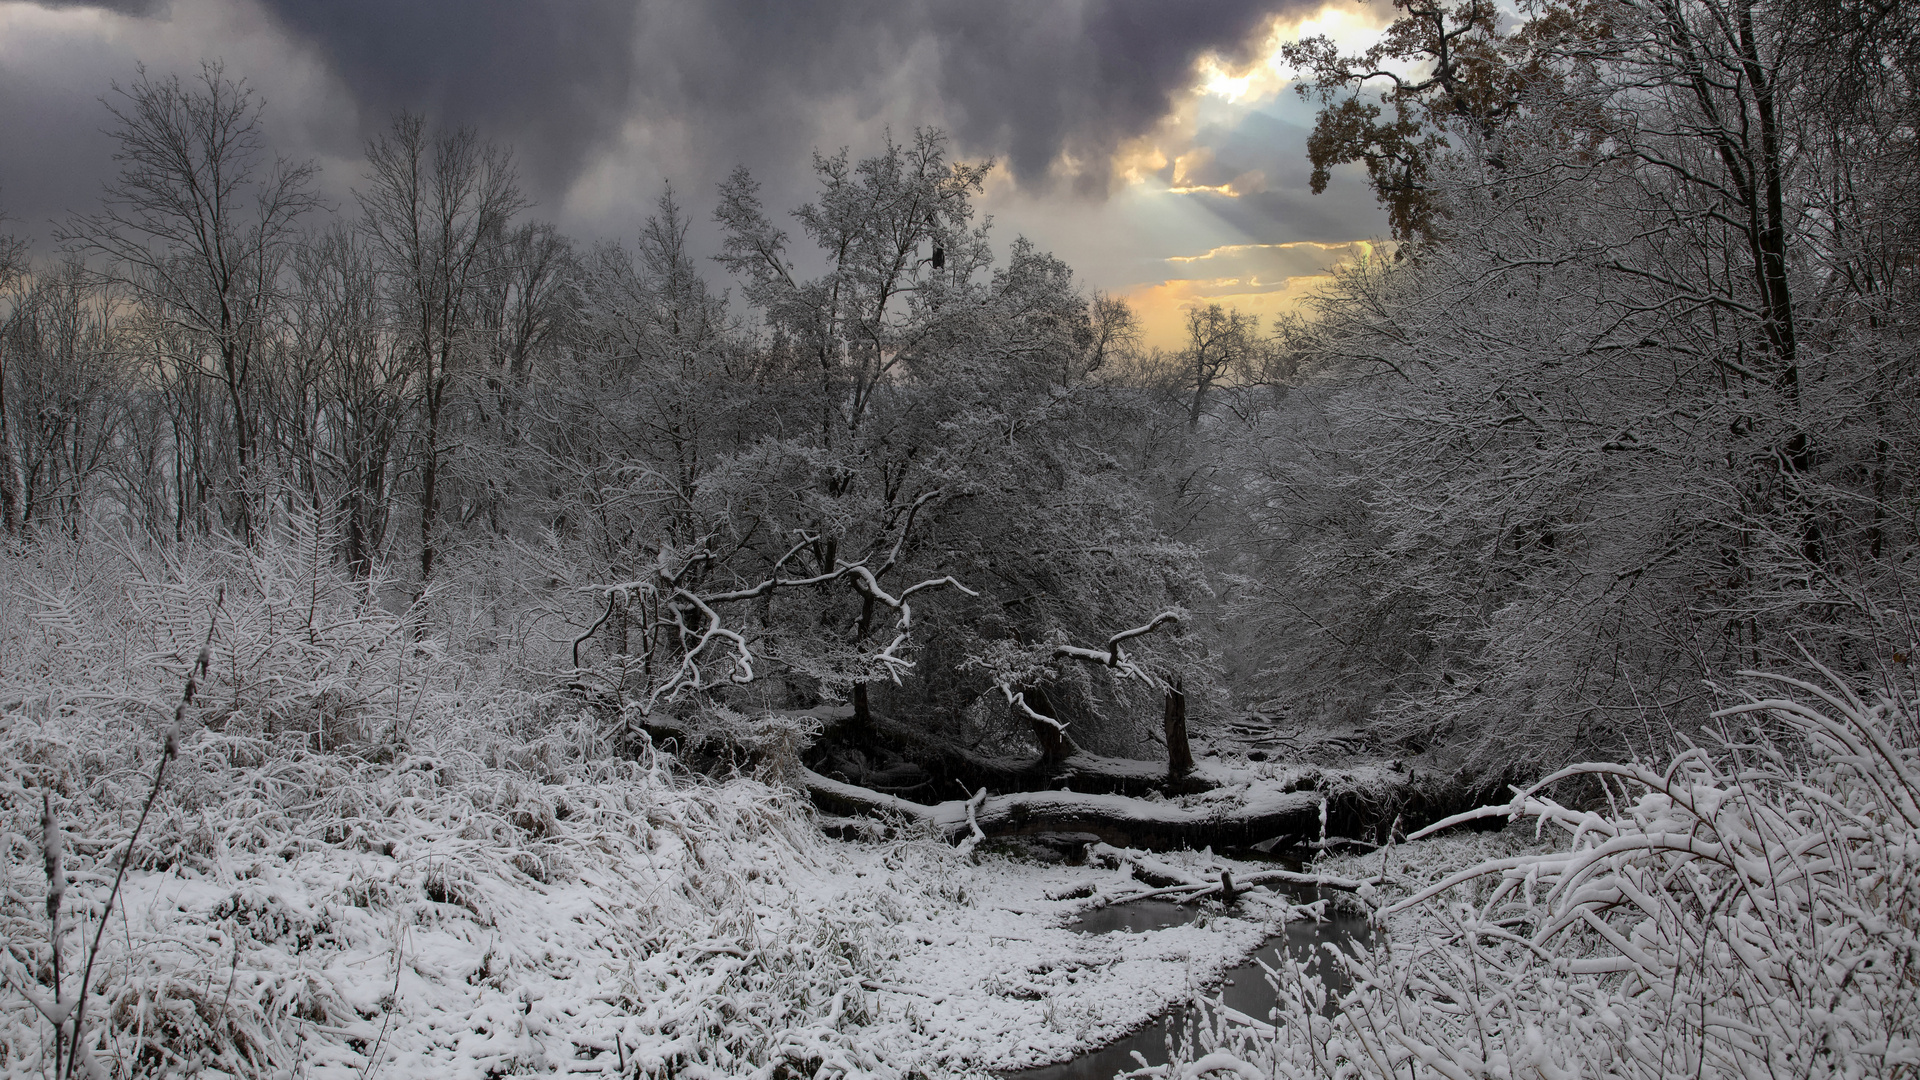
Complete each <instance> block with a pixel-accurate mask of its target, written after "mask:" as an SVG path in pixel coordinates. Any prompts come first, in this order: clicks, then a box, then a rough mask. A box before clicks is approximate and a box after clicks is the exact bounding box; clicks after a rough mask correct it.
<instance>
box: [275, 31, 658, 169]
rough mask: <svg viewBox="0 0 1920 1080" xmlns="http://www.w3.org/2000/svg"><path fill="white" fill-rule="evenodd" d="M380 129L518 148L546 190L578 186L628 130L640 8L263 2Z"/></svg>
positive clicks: (524, 164)
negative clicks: (427, 131) (409, 128)
mask: <svg viewBox="0 0 1920 1080" xmlns="http://www.w3.org/2000/svg"><path fill="white" fill-rule="evenodd" d="M262 4H263V6H264V7H266V8H267V9H268V10H269V11H271V12H272V13H273V14H274V15H275V16H276V17H277V18H278V19H279V21H280V23H281V25H283V26H285V27H286V28H287V30H288V31H289V32H291V33H292V34H293V35H294V36H295V37H297V38H299V39H301V40H303V41H305V42H306V43H308V44H309V45H310V46H312V47H313V48H314V49H316V50H317V51H318V52H319V53H320V55H321V57H322V58H323V59H324V60H325V61H326V62H327V63H328V64H329V66H331V67H332V69H333V70H334V72H335V74H337V75H338V76H339V77H340V79H341V81H342V82H343V83H344V84H345V85H346V86H347V87H348V89H349V91H350V92H351V93H352V94H353V95H354V96H355V97H356V98H357V99H358V100H359V102H360V105H361V107H362V114H363V119H364V120H365V122H367V123H369V124H373V125H384V124H385V123H386V122H387V121H388V119H389V118H390V117H391V115H392V114H394V113H396V112H399V111H401V110H403V109H405V110H409V111H413V112H419V113H424V114H426V115H428V116H430V117H432V118H433V119H435V120H436V121H440V122H444V123H448V124H464V125H471V126H473V127H475V128H478V129H480V130H481V131H482V133H483V134H485V135H487V136H489V137H492V138H496V139H501V140H504V141H508V142H512V143H514V144H515V145H516V146H517V147H518V148H519V150H520V155H519V160H520V165H521V169H522V170H523V171H525V172H528V173H529V174H530V176H531V178H532V179H534V180H535V181H536V182H538V183H541V184H542V185H543V186H549V187H559V186H563V185H564V183H565V181H566V180H567V179H569V178H571V176H572V174H573V172H574V171H575V170H576V169H577V168H578V167H579V165H580V162H581V159H582V158H583V156H584V155H585V153H586V152H587V151H588V150H589V149H590V148H591V147H592V146H593V145H594V144H595V143H596V142H598V141H599V140H600V139H601V138H602V137H604V136H605V135H606V133H607V132H608V131H609V130H610V129H611V128H613V127H614V126H615V125H616V124H617V123H618V122H619V120H620V114H621V111H622V110H623V109H624V107H625V105H626V102H627V98H628V91H629V81H630V79H631V77H632V75H633V41H634V25H635V15H636V9H635V5H634V4H633V2H632V0H568V2H567V3H564V4H553V5H548V4H535V3H526V2H525V0H443V2H420V3H416V2H411V0H401V2H395V0H325V2H316V0H262Z"/></svg>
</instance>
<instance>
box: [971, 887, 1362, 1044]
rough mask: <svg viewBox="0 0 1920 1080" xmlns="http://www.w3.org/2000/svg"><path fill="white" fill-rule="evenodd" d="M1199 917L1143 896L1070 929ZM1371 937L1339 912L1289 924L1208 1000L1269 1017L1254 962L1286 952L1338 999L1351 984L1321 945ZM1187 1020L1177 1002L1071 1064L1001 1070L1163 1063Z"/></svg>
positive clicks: (1133, 926)
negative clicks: (1170, 1036)
mask: <svg viewBox="0 0 1920 1080" xmlns="http://www.w3.org/2000/svg"><path fill="white" fill-rule="evenodd" d="M1315 892H1317V890H1312V889H1308V890H1303V895H1302V896H1300V897H1298V898H1297V899H1296V902H1298V903H1307V902H1309V901H1311V900H1313V899H1317V897H1316V896H1314V895H1312V894H1313V893H1315ZM1128 909H1135V910H1131V911H1130V910H1128ZM1199 915H1200V911H1199V910H1198V909H1197V908H1195V907H1182V906H1181V905H1179V904H1172V903H1168V902H1166V901H1164V900H1138V901H1135V902H1134V903H1131V904H1118V905H1114V906H1111V907H1105V908H1101V909H1099V910H1097V911H1091V912H1088V913H1087V914H1086V915H1084V916H1082V917H1081V918H1080V919H1079V920H1078V921H1076V922H1074V923H1072V924H1070V926H1069V928H1070V929H1073V930H1081V931H1085V932H1087V933H1111V932H1114V931H1121V932H1126V933H1144V932H1145V931H1148V930H1160V929H1164V928H1166V927H1169V926H1184V925H1186V924H1187V923H1190V922H1192V921H1194V919H1195V918H1197V917H1198V916H1199ZM1367 939H1368V930H1367V920H1365V919H1363V918H1353V917H1348V916H1335V917H1333V918H1330V919H1328V920H1326V921H1325V922H1313V921H1311V920H1306V919H1302V920H1299V921H1296V922H1290V923H1288V924H1287V928H1286V931H1285V932H1284V933H1280V934H1275V935H1274V936H1273V937H1270V938H1268V939H1267V940H1266V942H1265V943H1264V944H1262V945H1261V946H1260V948H1259V950H1258V951H1256V952H1255V953H1254V955H1253V956H1252V957H1250V958H1248V960H1247V962H1246V963H1244V964H1241V965H1240V966H1239V967H1236V968H1234V969H1233V970H1231V971H1229V972H1227V975H1226V981H1225V982H1224V983H1223V984H1222V985H1220V986H1219V987H1217V988H1215V990H1213V991H1210V992H1209V994H1208V996H1209V998H1211V997H1213V996H1214V994H1216V993H1217V994H1220V995H1221V996H1224V998H1225V999H1226V1003H1227V1005H1228V1006H1229V1007H1230V1008H1233V1009H1237V1010H1239V1011H1240V1012H1243V1013H1245V1014H1247V1015H1248V1016H1251V1017H1253V1018H1255V1019H1257V1020H1265V1019H1267V1014H1268V1012H1269V1011H1270V1010H1271V1009H1272V1008H1273V997H1274V994H1273V988H1272V987H1271V986H1268V985H1267V977H1266V973H1265V972H1264V971H1262V970H1261V969H1260V965H1259V964H1258V963H1257V962H1256V960H1265V961H1266V962H1267V963H1268V964H1269V965H1277V964H1278V963H1279V961H1280V957H1281V955H1282V954H1283V953H1291V954H1293V955H1294V956H1295V957H1300V956H1306V955H1312V956H1313V959H1312V961H1311V963H1310V966H1309V968H1308V970H1309V972H1310V973H1312V974H1315V975H1318V976H1320V978H1321V979H1323V980H1325V982H1326V984H1327V990H1328V996H1329V997H1333V996H1336V995H1337V994H1338V993H1340V992H1341V991H1343V990H1345V989H1346V986H1345V979H1344V978H1343V977H1342V976H1341V975H1340V973H1339V972H1338V971H1337V970H1335V969H1334V967H1333V965H1332V962H1331V961H1330V959H1329V958H1328V957H1327V955H1326V950H1324V949H1321V948H1320V946H1321V945H1323V944H1328V943H1332V944H1345V943H1346V942H1349V941H1355V940H1359V941H1366V940H1367ZM1310 951H1311V952H1310ZM1185 1019H1186V1010H1185V1008H1184V1007H1182V1006H1178V1005H1176V1006H1174V1007H1173V1008H1171V1009H1168V1010H1167V1011H1166V1012H1164V1013H1161V1014H1160V1015H1159V1016H1157V1017H1155V1018H1154V1019H1153V1020H1152V1021H1151V1022H1150V1023H1148V1024H1147V1025H1146V1026H1145V1027H1143V1028H1140V1029H1139V1030H1137V1031H1134V1032H1133V1033H1132V1034H1130V1035H1126V1036H1124V1037H1122V1038H1121V1039H1120V1041H1118V1042H1115V1043H1109V1044H1108V1045H1106V1046H1103V1047H1101V1048H1099V1049H1097V1050H1089V1051H1087V1052H1086V1053H1085V1054H1082V1055H1081V1056H1079V1057H1077V1058H1075V1059H1073V1060H1072V1061H1067V1062H1062V1063H1060V1064H1058V1065H1043V1066H1041V1067H1039V1068H1037V1069H1022V1070H1020V1071H1018V1072H1007V1073H1001V1074H1000V1075H1001V1077H1002V1078H1003V1080H1112V1077H1113V1075H1114V1074H1115V1073H1119V1072H1131V1071H1132V1070H1134V1069H1137V1068H1139V1067H1140V1063H1139V1062H1137V1061H1135V1060H1134V1059H1133V1052H1134V1051H1136V1050H1137V1051H1139V1052H1140V1054H1141V1056H1143V1057H1145V1058H1146V1059H1147V1062H1148V1064H1151V1065H1164V1064H1166V1062H1167V1031H1168V1029H1169V1027H1170V1026H1171V1027H1172V1028H1174V1029H1176V1030H1177V1029H1178V1028H1179V1027H1180V1025H1181V1024H1183V1023H1184V1022H1185Z"/></svg>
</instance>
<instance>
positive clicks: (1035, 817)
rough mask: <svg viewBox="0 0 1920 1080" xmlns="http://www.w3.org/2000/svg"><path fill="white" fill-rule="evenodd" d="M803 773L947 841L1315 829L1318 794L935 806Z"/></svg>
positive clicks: (1243, 836)
mask: <svg viewBox="0 0 1920 1080" xmlns="http://www.w3.org/2000/svg"><path fill="white" fill-rule="evenodd" d="M798 778H799V781H800V783H801V785H802V786H803V787H805V788H806V790H807V792H808V794H810V795H811V796H812V797H813V801H814V803H815V804H816V805H817V806H819V807H820V808H821V809H822V810H825V811H827V812H828V813H831V814H855V813H866V814H879V815H890V816H895V817H899V818H904V819H906V820H909V821H917V822H921V823H924V824H926V825H928V826H930V827H932V828H933V829H935V830H936V831H938V832H939V833H940V834H941V835H942V836H943V837H945V838H946V839H948V840H949V841H953V840H957V839H959V838H960V837H962V836H965V835H968V834H970V833H971V832H972V831H973V828H974V827H975V826H974V825H970V824H969V822H968V810H969V806H971V807H972V808H973V820H974V822H975V824H976V825H977V827H978V829H979V830H980V832H981V833H982V834H984V835H985V836H989V837H998V836H1024V835H1030V834H1034V833H1042V832H1083V833H1091V834H1093V835H1095V836H1098V837H1099V838H1100V839H1101V840H1102V841H1104V842H1106V843H1109V844H1113V845H1115V846H1117V847H1146V848H1160V849H1168V848H1178V847H1182V846H1185V847H1193V848H1199V847H1208V846H1213V847H1238V846H1245V845H1247V844H1250V843H1252V842H1253V841H1255V840H1257V839H1259V838H1262V837H1267V836H1272V835H1274V834H1276V833H1283V832H1289V831H1297V832H1305V831H1307V830H1308V829H1310V828H1311V829H1317V828H1318V826H1319V821H1320V805H1321V796H1320V795H1319V794H1318V793H1316V792H1311V791H1278V790H1261V789H1254V790H1252V791H1249V792H1248V793H1247V794H1246V795H1245V796H1243V797H1242V798H1240V799H1237V800H1220V801H1216V802H1213V803H1207V804H1203V805H1201V806H1196V807H1188V806H1182V805H1180V804H1179V803H1175V802H1152V801H1148V800H1146V799H1133V798H1128V797H1126V796H1123V795H1090V794H1086V793H1083V792H1077V791H1021V792H1013V793H1010V794H1006V795H990V796H987V797H985V798H984V799H982V798H980V797H979V796H977V795H976V796H975V797H974V798H972V799H952V800H948V801H947V802H942V803H935V804H933V805H931V806H926V805H922V804H919V803H914V802H909V801H907V800H905V799H902V798H899V797H898V796H894V795H888V794H885V793H883V792H878V791H872V790H869V789H867V788H862V787H858V786H856V785H853V784H847V783H842V782H841V781H838V780H833V779H829V778H828V777H825V776H821V775H820V774H819V773H816V772H814V771H813V770H811V769H807V768H801V769H800V770H799V773H798Z"/></svg>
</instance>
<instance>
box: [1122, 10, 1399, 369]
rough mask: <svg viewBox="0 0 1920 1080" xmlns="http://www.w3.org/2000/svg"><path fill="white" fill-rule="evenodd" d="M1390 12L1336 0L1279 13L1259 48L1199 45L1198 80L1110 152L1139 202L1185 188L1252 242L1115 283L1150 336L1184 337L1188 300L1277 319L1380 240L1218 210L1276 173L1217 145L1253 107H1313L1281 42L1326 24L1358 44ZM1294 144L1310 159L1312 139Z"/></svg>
mask: <svg viewBox="0 0 1920 1080" xmlns="http://www.w3.org/2000/svg"><path fill="white" fill-rule="evenodd" d="M1392 15H1393V12H1392V11H1391V10H1390V9H1387V8H1385V7H1384V6H1383V5H1382V6H1375V5H1371V4H1364V3H1331V4H1327V5H1325V6H1323V7H1321V8H1320V9H1318V10H1317V11H1314V12H1311V13H1309V14H1306V15H1304V16H1297V17H1291V18H1288V17H1281V18H1276V19H1274V20H1273V21H1272V22H1271V23H1270V24H1269V26H1268V28H1267V30H1266V36H1265V38H1264V39H1263V41H1262V43H1261V45H1260V46H1259V47H1257V48H1255V49H1254V50H1252V57H1253V58H1252V59H1251V60H1248V61H1245V62H1243V63H1239V64H1235V63H1232V62H1231V61H1229V60H1227V59H1225V58H1223V57H1221V56H1218V55H1208V56H1206V57H1203V58H1202V59H1201V60H1200V61H1199V62H1198V63H1196V65H1195V67H1194V80H1193V83H1192V84H1191V85H1190V87H1189V88H1188V90H1187V92H1186V93H1185V94H1184V95H1182V96H1181V97H1179V98H1177V99H1176V102H1175V107H1174V108H1173V110H1172V111H1171V112H1170V113H1169V114H1168V116H1167V117H1166V118H1165V119H1163V120H1162V121H1161V123H1160V124H1159V125H1158V127H1157V128H1156V129H1155V130H1153V131H1151V132H1149V133H1147V134H1145V135H1143V136H1141V137H1140V138H1138V139H1135V140H1134V141H1132V142H1131V143H1129V144H1127V145H1125V146H1123V147H1121V149H1120V151H1119V152H1118V153H1117V154H1116V155H1115V156H1114V158H1113V168H1112V175H1113V176H1114V178H1115V184H1116V185H1118V186H1119V187H1120V188H1123V189H1131V190H1132V191H1134V192H1136V193H1137V194H1138V195H1139V196H1141V198H1140V199H1138V200H1135V202H1136V203H1137V204H1139V205H1141V206H1142V208H1143V209H1145V208H1146V207H1151V206H1158V205H1164V206H1167V207H1168V210H1167V212H1171V207H1172V205H1173V203H1174V202H1175V201H1176V200H1177V201H1178V202H1180V203H1183V204H1186V205H1191V206H1193V207H1194V208H1195V210H1196V212H1200V213H1203V214H1206V215H1209V216H1212V217H1216V218H1220V219H1221V221H1222V223H1223V224H1225V223H1227V222H1229V221H1233V220H1238V221H1241V222H1243V223H1245V224H1242V225H1241V226H1239V227H1237V229H1236V231H1238V232H1239V233H1240V234H1241V236H1243V237H1244V242H1241V243H1233V244H1224V245H1222V244H1218V243H1213V244H1207V243H1206V242H1205V241H1202V243H1200V244H1196V245H1195V248H1199V249H1200V250H1199V253H1197V254H1196V253H1194V248H1189V249H1188V250H1186V251H1179V250H1175V251H1170V252H1166V253H1165V254H1163V255H1161V260H1162V261H1161V264H1160V266H1159V267H1158V268H1159V269H1160V270H1161V271H1163V273H1164V276H1161V277H1159V278H1157V279H1146V280H1140V281H1137V282H1136V283H1135V284H1132V285H1130V286H1127V287H1125V288H1122V289H1119V290H1116V291H1117V292H1119V293H1120V294H1121V295H1123V296H1125V297H1126V298H1127V300H1128V301H1129V302H1131V303H1132V304H1133V305H1134V307H1135V308H1136V310H1137V311H1138V312H1139V314H1140V317H1141V323H1142V328H1143V331H1144V339H1145V341H1146V343H1147V344H1149V345H1151V346H1156V347H1160V348H1169V349H1171V348H1178V347H1180V345H1181V343H1182V342H1181V339H1182V337H1183V335H1184V333H1185V320H1186V311H1187V310H1188V309H1190V308H1192V307H1195V306H1197V305H1204V304H1215V303H1218V304H1223V305H1231V306H1234V307H1238V308H1240V309H1241V310H1242V311H1245V312H1247V313H1249V314H1254V315H1258V316H1260V317H1261V321H1262V323H1263V325H1271V323H1272V322H1273V320H1274V319H1276V318H1278V317H1281V316H1284V315H1286V314H1288V313H1291V312H1292V311H1294V310H1296V309H1297V308H1298V307H1299V305H1300V303H1301V301H1302V300H1303V299H1305V298H1306V297H1307V296H1308V295H1310V294H1311V293H1312V291H1313V290H1314V289H1315V288H1318V287H1320V286H1322V285H1325V284H1327V283H1328V282H1330V281H1331V280H1332V278H1331V276H1330V275H1331V270H1332V268H1333V267H1335V266H1337V265H1339V264H1340V263H1343V262H1347V261H1350V260H1353V259H1364V258H1368V257H1371V256H1372V255H1373V254H1375V248H1374V245H1372V244H1370V243H1368V242H1366V241H1365V240H1364V239H1363V238H1362V237H1360V236H1355V237H1354V238H1353V239H1352V240H1349V241H1344V242H1322V241H1293V242H1287V243H1275V242H1273V240H1274V239H1276V238H1275V237H1274V236H1273V234H1272V233H1268V235H1265V236H1263V235H1259V231H1261V230H1262V226H1261V225H1260V224H1259V222H1260V221H1262V220H1266V221H1272V220H1274V219H1272V218H1271V217H1266V218H1262V217H1260V216H1258V215H1252V216H1249V215H1244V214H1242V215H1238V216H1235V215H1228V216H1227V217H1221V215H1222V214H1225V213H1226V210H1225V208H1226V207H1227V206H1230V205H1232V204H1233V203H1238V202H1244V201H1246V199H1247V198H1248V197H1249V196H1253V195H1258V194H1260V193H1262V192H1266V191H1268V190H1269V189H1271V188H1272V187H1273V184H1274V181H1273V179H1272V178H1270V176H1269V175H1268V173H1267V172H1265V171H1264V170H1263V169H1250V168H1246V165H1248V164H1252V162H1248V161H1244V160H1239V159H1244V157H1245V153H1244V151H1242V152H1241V153H1239V154H1238V155H1237V156H1236V154H1235V152H1234V151H1233V150H1231V149H1226V150H1222V149H1220V147H1221V146H1222V145H1223V140H1231V139H1232V138H1233V137H1234V135H1235V133H1236V132H1237V131H1239V130H1240V129H1241V128H1242V126H1244V125H1245V124H1247V123H1248V122H1249V121H1250V119H1258V118H1259V116H1261V115H1263V116H1265V117H1267V118H1268V120H1267V122H1268V123H1269V124H1271V123H1273V122H1275V121H1274V120H1273V119H1272V118H1274V117H1278V116H1286V117H1292V116H1294V115H1296V114H1298V115H1303V116H1304V115H1306V114H1307V111H1308V109H1309V107H1308V106H1306V105H1304V104H1297V103H1295V102H1294V101H1293V100H1292V98H1293V95H1292V87H1293V85H1294V82H1295V80H1296V78H1297V77H1298V74H1299V73H1298V72H1296V71H1295V70H1294V69H1293V68H1292V67H1291V66H1290V65H1288V64H1287V62H1286V60H1285V58H1284V57H1283V56H1282V55H1281V49H1282V47H1283V46H1284V45H1286V44H1287V43H1289V42H1292V41H1297V40H1299V39H1301V38H1304V37H1313V36H1319V35H1324V36H1326V37H1328V38H1330V39H1331V40H1332V41H1333V42H1334V43H1335V45H1336V46H1337V47H1338V48H1339V49H1340V50H1341V51H1342V52H1359V51H1362V50H1364V49H1365V48H1366V47H1367V46H1368V45H1369V44H1371V43H1372V42H1373V41H1374V40H1375V39H1376V38H1377V36H1378V34H1379V32H1380V31H1381V29H1383V28H1384V27H1385V26H1386V25H1387V23H1388V22H1389V21H1390V20H1391V18H1392ZM1257 114H1258V115H1257ZM1286 122H1288V123H1294V121H1292V120H1291V119H1289V120H1288V121H1286ZM1294 130H1298V128H1297V127H1296V128H1294ZM1241 145H1242V147H1244V145H1245V144H1244V142H1243V143H1242V144H1241ZM1286 151H1287V152H1293V153H1298V154H1300V155H1302V159H1304V154H1305V147H1304V145H1302V146H1300V147H1298V148H1297V149H1294V148H1286ZM1236 162H1237V167H1236ZM1263 164H1264V163H1263ZM1281 190H1283V191H1285V190H1287V189H1285V188H1283V189H1281ZM1148 212H1152V211H1148ZM1216 235H1217V232H1216ZM1282 235H1284V233H1282ZM1293 235H1295V236H1298V235H1299V232H1298V231H1295V232H1294V233H1293ZM1309 235H1311V233H1309ZM1335 235H1336V236H1337V235H1338V234H1337V233H1336V234H1335ZM1163 251H1164V249H1163Z"/></svg>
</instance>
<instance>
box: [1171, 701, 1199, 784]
mask: <svg viewBox="0 0 1920 1080" xmlns="http://www.w3.org/2000/svg"><path fill="white" fill-rule="evenodd" d="M1166 733H1167V779H1169V780H1178V779H1179V778H1181V777H1182V776H1185V775H1187V774H1188V773H1190V772H1192V771H1193V751H1192V750H1190V749H1188V747H1187V695H1186V694H1185V693H1184V692H1182V691H1181V689H1180V684H1179V683H1175V684H1174V685H1172V686H1169V687H1167V711H1166Z"/></svg>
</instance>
